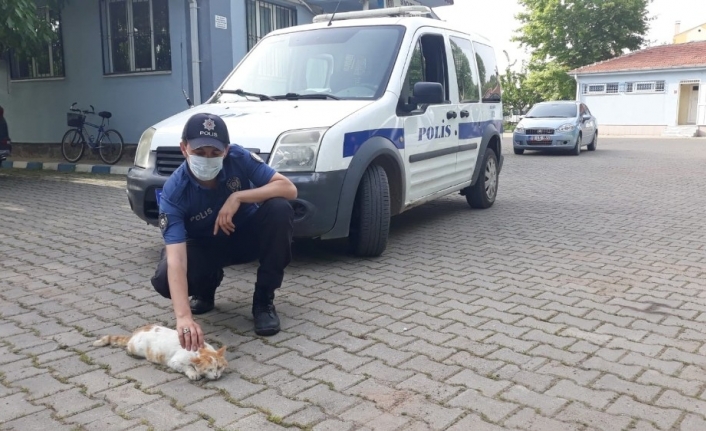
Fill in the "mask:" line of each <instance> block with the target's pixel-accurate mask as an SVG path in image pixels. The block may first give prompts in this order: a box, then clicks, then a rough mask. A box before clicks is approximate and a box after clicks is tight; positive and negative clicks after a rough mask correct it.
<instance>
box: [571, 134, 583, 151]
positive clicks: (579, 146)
mask: <svg viewBox="0 0 706 431" xmlns="http://www.w3.org/2000/svg"><path fill="white" fill-rule="evenodd" d="M571 155H572V156H580V155H581V135H580V134H579V137H578V138H576V145H575V146H574V149H573V150H572V151H571Z"/></svg>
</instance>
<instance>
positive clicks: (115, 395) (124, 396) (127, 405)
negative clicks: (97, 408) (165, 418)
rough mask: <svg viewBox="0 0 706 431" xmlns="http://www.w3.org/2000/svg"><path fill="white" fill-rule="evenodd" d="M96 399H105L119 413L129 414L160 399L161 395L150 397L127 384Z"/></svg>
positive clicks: (101, 394) (100, 393) (99, 395)
mask: <svg viewBox="0 0 706 431" xmlns="http://www.w3.org/2000/svg"><path fill="white" fill-rule="evenodd" d="M93 397H94V398H97V399H104V400H105V401H108V402H110V403H112V404H113V405H114V406H116V408H117V410H116V411H117V412H118V413H129V412H131V411H133V410H135V409H138V408H140V407H141V406H143V405H145V404H148V403H151V402H154V401H156V400H157V399H159V395H149V394H146V393H144V392H142V391H141V390H139V389H136V388H135V386H134V385H132V384H125V385H122V386H118V387H115V388H111V389H106V390H105V391H102V392H98V393H96V394H95V395H93Z"/></svg>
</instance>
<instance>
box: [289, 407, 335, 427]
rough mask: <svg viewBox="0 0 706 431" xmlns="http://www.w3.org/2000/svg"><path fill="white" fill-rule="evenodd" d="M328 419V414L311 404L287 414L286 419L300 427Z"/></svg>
mask: <svg viewBox="0 0 706 431" xmlns="http://www.w3.org/2000/svg"><path fill="white" fill-rule="evenodd" d="M325 419H326V414H324V412H323V410H321V408H320V407H317V406H309V407H306V408H304V409H303V410H299V411H298V412H296V413H294V414H292V415H289V416H287V417H286V418H284V421H285V422H286V423H288V424H293V425H294V426H298V427H299V428H306V427H311V426H312V425H314V424H316V423H319V422H322V421H324V420H325Z"/></svg>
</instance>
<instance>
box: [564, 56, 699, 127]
mask: <svg viewBox="0 0 706 431" xmlns="http://www.w3.org/2000/svg"><path fill="white" fill-rule="evenodd" d="M691 79H697V80H701V91H700V95H699V111H698V115H697V124H700V125H706V68H705V69H703V70H696V71H662V72H642V73H634V72H632V73H613V74H601V75H598V74H596V75H587V76H579V77H578V84H579V100H581V101H582V102H584V103H586V105H587V106H588V109H590V110H591V113H592V114H593V115H595V116H596V117H597V118H598V123H599V124H603V125H631V126H673V125H676V124H677V119H678V114H679V108H678V106H679V82H680V81H682V80H691ZM659 80H663V81H665V91H664V93H647V94H644V93H643V94H640V93H624V92H620V93H618V94H581V89H582V86H583V84H605V83H609V82H619V83H621V90H622V89H623V88H622V83H625V82H638V81H659Z"/></svg>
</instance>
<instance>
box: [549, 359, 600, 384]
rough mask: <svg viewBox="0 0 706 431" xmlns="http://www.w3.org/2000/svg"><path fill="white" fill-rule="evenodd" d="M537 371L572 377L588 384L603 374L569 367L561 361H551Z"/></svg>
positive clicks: (567, 377) (575, 380)
mask: <svg viewBox="0 0 706 431" xmlns="http://www.w3.org/2000/svg"><path fill="white" fill-rule="evenodd" d="M537 373H539V374H547V375H552V376H557V377H562V378H565V379H571V380H573V381H574V382H576V383H578V384H579V385H586V384H588V383H590V382H591V381H593V380H595V379H596V378H598V376H600V374H601V373H600V372H598V371H586V370H581V369H577V368H572V367H568V366H566V365H563V364H561V363H559V362H550V363H548V364H546V365H544V366H542V367H541V368H539V369H537Z"/></svg>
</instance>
